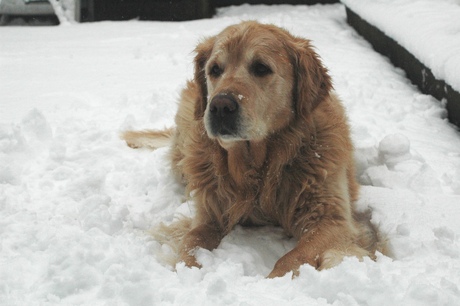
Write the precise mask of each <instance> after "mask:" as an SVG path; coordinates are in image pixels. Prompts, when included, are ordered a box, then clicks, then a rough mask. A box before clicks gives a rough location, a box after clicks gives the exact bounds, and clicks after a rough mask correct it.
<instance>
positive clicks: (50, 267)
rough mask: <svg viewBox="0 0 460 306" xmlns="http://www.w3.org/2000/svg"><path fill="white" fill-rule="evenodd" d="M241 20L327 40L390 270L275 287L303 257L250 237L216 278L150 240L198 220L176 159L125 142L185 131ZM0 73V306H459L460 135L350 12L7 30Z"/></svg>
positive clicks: (274, 241)
mask: <svg viewBox="0 0 460 306" xmlns="http://www.w3.org/2000/svg"><path fill="white" fill-rule="evenodd" d="M242 19H258V20H260V21H262V22H270V23H275V24H277V25H280V26H283V27H285V28H287V29H288V30H290V31H292V32H293V33H295V34H298V35H301V36H304V37H308V38H310V39H312V40H313V43H314V45H315V46H316V47H317V50H318V52H319V54H320V55H321V56H322V58H323V60H324V62H325V64H326V65H327V67H328V68H329V69H330V72H331V74H332V76H333V78H334V83H335V88H336V90H337V92H338V94H339V95H340V96H341V97H342V99H343V101H344V103H345V105H346V107H347V109H348V112H349V117H350V122H351V125H352V131H353V139H354V142H355V144H356V148H357V151H356V160H357V163H358V168H359V169H358V170H359V171H358V172H359V177H360V182H361V183H362V184H363V185H364V186H363V188H362V192H361V199H360V201H359V203H358V204H359V207H362V208H366V207H370V208H371V209H372V210H373V218H372V221H373V222H374V224H375V225H376V226H377V227H378V228H379V229H380V230H381V231H382V232H384V233H386V234H387V235H388V238H389V241H390V245H391V247H392V249H393V253H394V256H393V258H389V257H385V256H383V255H380V256H378V259H377V261H376V262H374V261H371V260H364V261H363V262H359V261H358V260H357V259H355V258H349V259H346V260H345V261H344V262H343V263H342V264H341V265H339V266H337V267H335V268H333V269H330V270H326V271H321V272H318V271H316V270H314V269H313V268H312V267H310V266H303V267H302V268H301V273H300V276H299V277H297V278H295V279H293V280H291V277H290V276H289V275H287V276H285V277H283V278H277V279H265V276H266V275H267V274H268V273H269V271H270V270H271V268H272V266H273V264H274V263H275V261H276V260H277V259H278V258H279V257H280V256H282V255H283V254H284V253H285V252H287V251H288V250H289V248H291V247H292V246H293V243H294V242H293V241H291V240H289V239H287V238H285V237H284V236H283V235H282V232H281V231H280V230H279V229H277V228H257V229H250V228H241V227H237V228H236V229H235V230H234V231H233V232H232V233H231V234H230V235H228V236H227V237H226V238H225V239H224V240H223V241H222V243H221V245H220V246H219V247H218V248H217V249H216V250H214V251H212V252H209V251H201V252H200V253H199V260H200V261H201V262H202V263H203V268H202V269H189V268H186V267H184V266H183V265H181V264H179V265H178V266H177V267H176V270H177V271H174V269H173V268H172V267H170V266H168V265H167V264H166V263H165V260H164V258H165V256H167V255H168V252H170V250H168V248H167V247H164V246H161V245H160V244H159V243H157V242H156V241H155V240H154V239H153V238H152V236H151V235H150V233H149V231H150V230H151V228H152V227H154V226H155V225H156V224H159V223H160V222H169V221H171V220H172V219H173V218H174V216H175V215H177V214H179V213H185V214H188V213H190V211H191V210H192V207H193V203H191V202H184V197H183V189H182V187H181V186H180V185H178V184H177V183H176V182H175V181H174V178H173V177H172V175H171V174H170V172H169V167H170V165H169V164H168V161H167V158H166V156H167V150H166V149H161V150H158V151H154V152H151V151H147V150H132V149H129V148H128V147H126V145H125V144H124V143H123V142H122V141H121V140H120V139H119V138H118V133H119V131H121V130H123V129H126V128H162V127H164V126H169V125H171V124H172V123H173V117H174V113H175V110H176V106H177V105H176V102H175V101H176V99H177V97H178V94H179V90H180V88H181V87H182V86H183V85H184V84H185V80H186V79H187V78H190V77H191V75H192V69H193V64H192V58H193V54H192V50H193V48H194V46H195V44H196V42H197V41H198V40H199V39H200V37H203V36H206V35H213V34H216V33H217V32H219V31H220V30H221V29H223V28H224V27H225V26H227V25H230V24H233V23H236V22H238V21H240V20H242ZM0 65H1V66H0V71H1V73H0V104H1V109H0V305H136V306H138V305H330V304H333V305H458V301H459V300H460V242H459V235H460V222H459V220H460V133H459V132H457V131H456V129H455V128H454V127H453V126H452V125H450V124H449V123H448V122H447V120H446V119H445V117H446V112H445V110H444V108H443V107H442V106H441V104H440V103H439V102H438V101H436V100H435V99H433V98H432V97H430V96H426V95H422V94H420V93H419V92H418V91H417V89H416V88H415V87H414V86H413V85H411V84H410V82H409V81H408V80H407V79H406V78H405V77H404V73H403V72H402V71H401V70H399V69H395V68H394V67H393V66H392V65H391V64H390V63H389V61H388V60H387V59H385V58H383V57H381V56H380V55H379V54H377V53H375V52H374V51H373V50H372V48H371V47H370V45H369V44H368V43H367V42H365V41H364V40H363V39H362V38H360V37H359V36H358V35H356V33H355V32H354V31H353V30H352V29H351V28H350V27H349V26H348V25H347V24H346V22H345V10H344V7H343V6H341V5H330V6H313V7H307V6H297V7H293V6H275V7H268V6H254V7H250V6H243V7H233V8H227V9H223V10H221V11H220V12H219V14H218V16H216V17H215V18H213V19H208V20H199V21H192V22H183V23H160V22H138V21H131V22H100V23H92V24H75V25H67V26H59V27H49V28H48V27H47V28H43V27H40V28H31V27H4V28H2V29H0ZM459 78H460V77H459Z"/></svg>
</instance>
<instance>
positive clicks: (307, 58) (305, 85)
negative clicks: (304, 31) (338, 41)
mask: <svg viewBox="0 0 460 306" xmlns="http://www.w3.org/2000/svg"><path fill="white" fill-rule="evenodd" d="M289 49H290V50H289V53H290V57H291V64H292V66H293V68H294V87H293V93H292V96H293V100H294V107H295V111H296V113H297V115H299V116H301V117H303V118H306V117H307V116H308V115H309V114H310V113H311V112H312V111H313V110H314V109H315V108H316V107H317V106H318V104H319V103H321V101H323V100H324V99H325V98H327V96H328V95H329V92H330V91H331V90H332V81H331V78H330V76H329V74H328V72H327V69H326V68H325V67H324V66H323V64H322V62H321V60H320V58H319V56H318V54H316V52H315V51H314V50H313V48H312V47H311V46H310V41H308V40H305V39H302V38H295V39H294V41H293V44H292V45H291V47H290V48H289Z"/></svg>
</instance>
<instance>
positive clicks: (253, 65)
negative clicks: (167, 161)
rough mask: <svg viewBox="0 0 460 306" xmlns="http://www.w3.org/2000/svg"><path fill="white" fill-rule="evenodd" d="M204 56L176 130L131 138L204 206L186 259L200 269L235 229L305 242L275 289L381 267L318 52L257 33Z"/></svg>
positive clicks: (254, 29)
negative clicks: (165, 156)
mask: <svg viewBox="0 0 460 306" xmlns="http://www.w3.org/2000/svg"><path fill="white" fill-rule="evenodd" d="M195 51H196V57H195V62H194V64H195V71H194V78H193V80H191V81H189V82H188V83H187V86H186V88H185V89H184V90H183V92H182V95H181V100H180V104H179V108H178V112H177V115H176V119H175V121H176V127H175V128H172V129H169V130H165V131H139V132H136V131H130V132H129V131H128V132H125V133H124V134H123V136H122V137H123V138H124V139H125V140H126V142H127V143H128V145H130V146H131V147H152V148H155V147H160V146H164V145H167V144H170V145H171V159H172V164H173V168H174V171H175V172H176V174H177V175H178V177H179V178H180V179H181V180H183V182H184V183H185V185H186V190H187V192H188V194H189V195H190V196H191V198H192V199H193V201H194V203H195V205H196V215H195V216H194V217H193V219H192V220H191V222H190V223H189V226H190V227H189V228H185V229H183V230H184V231H185V232H186V233H185V234H184V235H183V236H181V237H180V243H179V246H178V256H179V259H180V260H181V261H183V262H185V264H186V265H187V266H190V267H193V266H196V267H200V263H199V262H197V260H196V258H195V253H196V250H197V249H198V248H205V249H208V250H212V249H215V248H217V247H218V246H219V243H220V242H221V239H222V238H223V237H224V236H225V235H226V234H228V233H229V232H230V231H231V230H232V228H233V227H234V226H235V225H237V224H241V225H243V226H262V225H275V226H280V227H282V228H283V230H284V231H285V233H286V234H287V235H288V236H291V237H295V238H296V239H297V240H298V242H297V245H296V246H295V247H294V248H293V249H292V250H291V251H290V252H288V253H287V254H285V255H284V256H283V257H281V258H280V259H279V260H278V261H277V262H276V264H275V266H274V268H273V270H272V272H271V273H270V274H269V275H268V277H278V276H283V275H285V274H286V273H288V272H291V271H292V272H293V273H294V275H296V274H297V273H298V269H299V267H300V266H301V265H302V264H305V263H308V264H310V265H312V266H313V267H315V268H317V269H319V270H321V269H325V268H330V267H332V266H334V265H337V264H338V263H340V262H341V261H342V259H343V258H344V257H345V256H357V257H358V258H362V257H363V256H370V257H371V258H372V257H374V256H375V255H374V253H375V248H376V245H377V235H376V232H375V230H374V229H373V227H372V226H371V225H370V223H369V222H364V221H362V220H360V217H359V214H358V213H357V211H356V210H355V207H354V202H355V201H356V200H357V197H358V187H359V186H358V184H357V182H356V180H355V169H354V161H353V145H352V142H351V140H350V131H349V126H348V124H347V117H346V115H345V112H344V108H343V106H342V104H341V102H340V101H339V99H338V98H337V97H336V96H335V95H334V93H333V92H332V83H331V79H330V77H329V75H328V71H327V69H326V68H325V67H324V66H323V64H322V63H321V61H320V59H319V56H318V55H317V54H316V53H315V51H314V50H313V48H312V46H311V44H310V42H309V41H308V40H305V39H303V38H299V37H295V36H293V35H291V34H290V33H288V32H287V31H286V30H283V29H281V28H278V27H276V26H273V25H265V24H260V23H257V22H254V21H249V22H242V23H240V24H237V25H233V26H229V27H228V28H226V29H224V30H223V31H222V32H221V33H220V34H218V35H216V36H214V37H210V38H207V39H205V40H204V41H203V42H201V43H200V44H199V45H198V46H197V47H196V50H195ZM173 226H174V225H173ZM176 226H177V225H176Z"/></svg>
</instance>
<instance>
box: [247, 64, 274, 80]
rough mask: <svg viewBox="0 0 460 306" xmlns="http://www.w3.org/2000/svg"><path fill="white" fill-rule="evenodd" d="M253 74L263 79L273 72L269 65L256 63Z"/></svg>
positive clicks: (252, 68)
mask: <svg viewBox="0 0 460 306" xmlns="http://www.w3.org/2000/svg"><path fill="white" fill-rule="evenodd" d="M251 70H252V73H254V75H256V76H258V77H263V76H266V75H269V74H271V73H272V72H273V71H272V70H271V69H270V67H268V66H267V65H265V64H263V63H261V62H255V63H254V64H253V65H252V67H251Z"/></svg>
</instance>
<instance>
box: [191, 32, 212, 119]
mask: <svg viewBox="0 0 460 306" xmlns="http://www.w3.org/2000/svg"><path fill="white" fill-rule="evenodd" d="M214 42H215V37H209V38H207V39H205V40H204V41H203V42H201V43H200V44H199V45H198V46H197V47H196V48H195V53H196V56H195V76H194V81H195V83H196V84H197V85H198V90H199V96H198V97H197V101H196V103H195V119H196V120H199V119H201V118H203V116H204V111H205V110H206V105H207V99H208V87H207V84H206V71H205V67H206V62H207V61H208V59H209V57H210V56H211V52H212V49H213V47H214Z"/></svg>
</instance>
